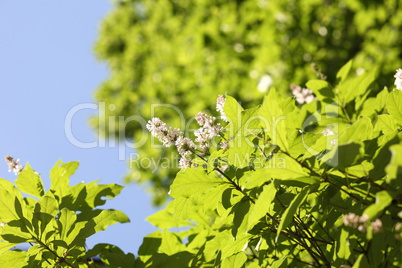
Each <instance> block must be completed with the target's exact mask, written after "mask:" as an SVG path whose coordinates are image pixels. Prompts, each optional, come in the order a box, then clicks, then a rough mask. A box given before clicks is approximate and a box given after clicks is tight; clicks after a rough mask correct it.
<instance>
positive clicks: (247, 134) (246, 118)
mask: <svg viewBox="0 0 402 268" xmlns="http://www.w3.org/2000/svg"><path fill="white" fill-rule="evenodd" d="M259 122H260V121H259V117H258V107H257V108H254V109H248V110H245V111H242V112H241V113H240V120H239V122H238V123H236V124H230V125H229V126H228V127H229V129H228V133H229V135H230V136H231V139H230V141H229V148H230V149H229V150H228V161H229V163H230V164H231V165H234V166H236V167H238V168H243V167H246V166H249V164H250V158H251V156H252V154H253V153H254V152H255V150H256V147H255V144H254V143H253V139H255V136H254V135H255V133H258V132H259V131H260V128H259ZM252 133H254V135H253V134H252Z"/></svg>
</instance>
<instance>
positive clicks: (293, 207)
mask: <svg viewBox="0 0 402 268" xmlns="http://www.w3.org/2000/svg"><path fill="white" fill-rule="evenodd" d="M311 189H312V188H311V186H310V187H305V188H304V189H303V190H302V191H301V192H300V193H298V194H297V195H296V196H295V198H294V199H293V200H292V202H291V203H290V205H289V207H287V208H286V210H285V212H283V215H282V217H281V221H280V223H279V226H278V230H277V232H276V237H275V243H277V242H278V237H279V236H280V234H281V232H282V230H284V229H285V228H287V227H288V226H289V224H290V223H291V222H292V220H293V216H294V215H295V214H296V211H297V209H298V208H299V207H300V206H301V205H302V204H303V203H304V201H305V200H306V198H307V195H308V194H309V193H310V190H311Z"/></svg>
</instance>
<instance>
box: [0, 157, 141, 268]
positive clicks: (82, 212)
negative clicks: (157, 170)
mask: <svg viewBox="0 0 402 268" xmlns="http://www.w3.org/2000/svg"><path fill="white" fill-rule="evenodd" d="M77 168H78V162H70V163H62V162H61V161H59V162H57V163H56V165H55V166H54V167H53V168H52V170H51V171H50V180H51V186H50V189H49V190H47V191H45V189H44V187H43V181H42V179H41V177H40V175H39V174H38V173H37V172H35V170H33V169H32V168H31V167H30V166H29V165H27V166H25V168H24V170H23V171H22V172H21V173H20V174H19V175H18V178H17V180H16V181H15V186H14V185H13V184H12V183H11V182H9V181H7V180H4V179H0V204H1V205H0V207H1V209H0V212H1V213H0V223H1V227H0V265H1V266H2V267H25V268H33V267H99V266H97V265H96V264H95V263H94V262H93V259H92V258H93V257H95V256H97V255H99V256H100V258H101V260H102V261H103V262H104V263H106V264H109V263H110V262H113V263H114V265H113V267H130V266H132V265H133V264H134V256H133V254H131V253H129V254H124V252H122V251H121V250H120V249H119V248H117V247H116V246H112V245H108V244H98V245H96V246H95V247H94V248H93V249H92V250H89V251H87V249H86V245H85V241H86V239H87V238H88V237H90V236H92V235H94V234H95V233H97V232H99V231H103V230H105V229H106V228H107V227H108V226H109V225H112V224H115V223H118V222H120V223H125V222H128V221H129V219H128V218H127V216H126V215H125V214H124V213H123V212H121V211H118V210H114V209H107V210H104V209H99V208H97V207H99V206H101V205H103V204H105V202H106V200H105V198H109V199H112V198H114V197H115V196H116V195H118V194H119V193H120V191H121V190H122V189H123V187H122V186H120V185H117V184H107V185H101V184H97V183H96V182H92V183H88V184H84V183H83V182H82V183H79V184H76V185H74V186H70V176H71V175H73V174H74V172H75V171H76V169H77ZM23 243H29V245H30V247H29V248H28V250H26V251H22V250H15V249H14V247H15V246H17V245H19V244H23ZM10 249H11V250H10Z"/></svg>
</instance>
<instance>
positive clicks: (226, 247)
mask: <svg viewBox="0 0 402 268" xmlns="http://www.w3.org/2000/svg"><path fill="white" fill-rule="evenodd" d="M249 238H250V235H249V234H243V235H238V236H237V237H236V239H233V237H232V236H226V239H225V240H226V241H225V243H223V244H221V251H222V256H221V258H222V260H224V259H226V258H227V257H230V256H232V255H234V254H236V253H239V252H240V251H244V250H245V249H246V248H247V246H248V241H249Z"/></svg>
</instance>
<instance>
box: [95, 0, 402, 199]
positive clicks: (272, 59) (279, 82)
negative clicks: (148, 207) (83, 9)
mask: <svg viewBox="0 0 402 268" xmlns="http://www.w3.org/2000/svg"><path fill="white" fill-rule="evenodd" d="M401 6H402V2H401V1H400V0H386V1H366V0H348V1H346V0H329V1H328V0H290V1H289V0H286V1H285V0H282V1H266V0H259V1H210V0H196V1H181V0H180V1H165V0H160V1H155V0H143V1H140V0H126V1H116V4H115V8H114V10H113V11H112V12H111V13H110V14H109V15H108V16H107V17H106V18H105V20H104V21H103V23H102V26H101V29H100V36H99V39H98V41H97V44H96V46H95V50H96V52H97V54H98V56H99V58H100V59H101V60H104V61H106V62H107V63H108V66H109V68H110V71H111V76H110V78H109V79H108V80H107V81H105V82H104V83H103V85H102V86H101V87H100V88H99V89H98V91H97V93H96V99H97V101H100V102H105V106H101V107H100V109H101V115H102V116H100V117H97V118H93V122H92V123H93V125H94V126H95V127H97V129H98V131H100V132H102V133H103V134H104V135H106V136H109V137H111V138H116V139H123V138H125V137H127V138H129V139H131V138H132V139H134V142H136V143H137V142H138V143H140V141H141V140H142V138H143V137H144V132H143V127H144V124H143V122H142V121H141V120H139V119H138V118H137V117H135V116H139V117H140V118H151V117H153V116H157V117H160V118H161V119H162V120H164V121H169V123H170V124H171V125H173V126H176V127H183V124H182V123H183V121H182V120H179V118H180V117H181V116H183V117H182V118H184V119H189V118H191V117H192V116H193V115H195V114H196V113H197V112H199V111H203V110H205V109H209V110H214V107H213V101H214V99H215V98H216V96H217V93H221V94H223V93H228V94H229V95H232V96H234V97H235V98H236V99H239V100H241V101H242V104H243V105H245V106H249V104H251V103H254V104H256V103H259V102H260V100H261V98H262V96H263V95H264V94H265V93H266V90H267V89H268V88H269V84H270V79H272V81H273V86H275V87H276V88H277V89H278V92H279V94H280V95H282V96H286V95H289V94H290V90H289V86H290V84H292V83H293V84H298V85H304V83H306V82H307V81H308V80H310V79H314V78H316V77H317V76H318V78H320V79H321V78H324V76H327V79H328V81H329V82H330V83H334V82H335V81H336V79H341V80H344V79H346V78H347V75H348V74H349V73H350V72H355V71H356V70H358V71H359V72H362V71H363V70H366V71H367V70H374V66H378V67H379V68H378V69H376V70H374V73H373V74H370V75H369V76H367V77H366V76H364V77H361V78H360V79H361V80H359V79H354V80H353V83H355V84H350V82H352V81H349V82H348V83H346V81H344V82H345V83H343V84H342V85H340V86H339V87H337V89H338V90H339V92H338V97H339V98H340V99H341V100H342V102H349V101H350V100H351V99H353V98H355V97H356V96H357V95H359V94H361V92H362V91H361V90H364V88H363V87H364V86H363V87H362V88H360V89H358V88H357V89H356V90H349V89H350V88H352V87H358V85H360V84H367V83H370V81H372V79H373V75H374V74H379V76H378V82H379V84H381V85H390V84H391V83H390V81H389V80H388V77H391V75H392V74H393V73H394V71H395V69H396V68H398V67H399V64H400V56H401V55H402V54H401V53H402V50H401V49H402V39H401V38H400V33H401V27H402V9H401ZM351 58H355V65H354V66H352V65H351V64H349V65H347V66H346V67H345V68H343V69H342V71H341V72H339V73H338V74H337V70H338V69H339V68H340V67H341V66H342V65H344V64H345V63H346V62H347V61H348V60H349V59H351ZM312 64H315V65H314V66H315V67H314V69H315V70H316V71H314V70H312V69H311V65H312ZM317 66H318V67H319V68H318V67H317ZM317 68H318V69H321V71H319V70H318V69H317ZM260 82H261V83H260ZM264 83H265V85H264ZM307 86H308V87H311V88H314V89H313V90H314V92H315V93H316V95H317V96H318V97H319V98H321V99H326V98H328V99H331V98H333V95H332V96H331V94H333V93H331V92H332V91H331V90H328V87H326V83H325V82H323V81H320V82H318V81H315V82H310V84H308V85H307ZM342 87H343V88H342ZM318 91H320V93H318ZM328 94H329V95H328ZM360 100H361V99H360ZM356 101H357V102H356V105H357V106H356V109H359V107H360V106H361V105H365V104H364V103H362V102H358V101H359V100H358V99H357V100H356ZM165 104H169V105H172V106H166V105H165ZM151 105H153V106H151ZM157 105H162V106H157ZM367 105H368V104H367ZM172 107H177V108H178V109H179V110H176V109H174V108H172ZM348 108H349V109H352V107H348ZM277 111H278V112H279V110H277ZM178 113H180V116H179V114H178ZM390 113H392V112H391V111H390ZM120 116H122V117H120ZM131 116H134V117H131ZM137 119H138V120H137ZM125 120H126V121H125ZM285 140H286V139H285ZM285 140H284V142H285ZM137 145H138V147H137V148H136V150H138V152H139V155H141V157H143V158H145V159H149V158H155V157H161V159H165V160H166V162H169V163H170V162H172V161H173V160H174V159H175V158H174V155H175V154H174V152H173V151H172V150H167V149H161V148H154V147H152V146H151V142H150V141H148V142H147V143H146V144H144V145H142V144H137ZM131 166H132V170H130V174H129V175H128V176H127V181H139V182H151V185H152V188H153V194H154V196H155V202H156V203H157V204H160V203H163V201H164V199H165V196H166V193H167V191H168V186H169V185H170V184H171V180H172V178H173V177H174V174H175V173H176V172H177V169H175V168H172V167H171V166H170V167H164V166H163V165H159V166H158V165H151V166H148V165H147V166H146V167H144V166H143V165H138V164H136V163H132V165H131Z"/></svg>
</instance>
